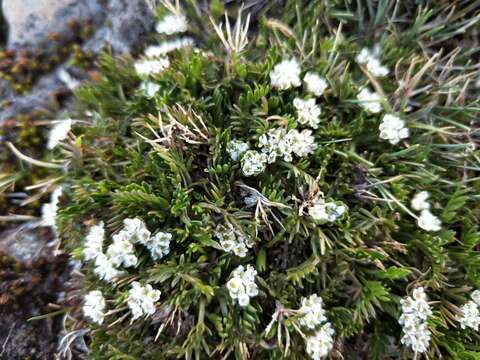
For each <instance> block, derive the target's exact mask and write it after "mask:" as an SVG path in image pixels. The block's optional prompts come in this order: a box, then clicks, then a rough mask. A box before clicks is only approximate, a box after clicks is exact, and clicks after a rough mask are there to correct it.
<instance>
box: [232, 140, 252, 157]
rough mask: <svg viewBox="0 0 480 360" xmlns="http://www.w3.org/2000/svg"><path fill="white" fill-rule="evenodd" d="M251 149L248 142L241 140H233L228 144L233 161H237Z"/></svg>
mask: <svg viewBox="0 0 480 360" xmlns="http://www.w3.org/2000/svg"><path fill="white" fill-rule="evenodd" d="M248 149H249V146H248V144H247V143H246V142H243V141H239V140H231V141H229V143H228V144H227V152H228V155H230V158H231V159H232V160H233V161H237V160H239V159H240V157H241V156H242V155H243V154H244V153H245V152H246V151H247V150H248Z"/></svg>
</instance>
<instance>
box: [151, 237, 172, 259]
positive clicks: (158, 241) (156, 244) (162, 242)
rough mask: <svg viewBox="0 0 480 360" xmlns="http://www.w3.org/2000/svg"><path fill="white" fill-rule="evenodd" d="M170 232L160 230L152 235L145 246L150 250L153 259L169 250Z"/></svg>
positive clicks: (162, 255)
mask: <svg viewBox="0 0 480 360" xmlns="http://www.w3.org/2000/svg"><path fill="white" fill-rule="evenodd" d="M171 240H172V234H170V233H168V232H163V231H160V232H158V233H156V234H155V235H154V236H152V237H151V238H150V239H149V241H148V242H147V243H146V244H145V246H146V247H147V248H148V249H149V250H150V253H151V255H152V259H153V260H158V259H161V258H163V257H164V256H165V255H168V253H169V252H170V241H171Z"/></svg>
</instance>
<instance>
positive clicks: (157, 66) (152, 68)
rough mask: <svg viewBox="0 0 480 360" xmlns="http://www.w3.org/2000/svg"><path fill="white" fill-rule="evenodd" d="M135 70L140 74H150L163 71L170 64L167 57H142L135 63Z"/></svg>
mask: <svg viewBox="0 0 480 360" xmlns="http://www.w3.org/2000/svg"><path fill="white" fill-rule="evenodd" d="M134 66H135V71H136V72H137V74H138V75H139V76H145V77H147V76H149V75H156V74H160V73H162V72H163V71H164V70H165V69H166V68H168V67H169V66H170V61H169V60H168V59H167V58H155V59H149V58H148V59H147V58H145V59H141V60H138V61H137V62H136V63H135V65H134Z"/></svg>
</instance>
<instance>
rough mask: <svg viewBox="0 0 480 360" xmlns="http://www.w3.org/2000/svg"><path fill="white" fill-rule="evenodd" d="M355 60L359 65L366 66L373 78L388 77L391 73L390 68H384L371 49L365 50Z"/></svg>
mask: <svg viewBox="0 0 480 360" xmlns="http://www.w3.org/2000/svg"><path fill="white" fill-rule="evenodd" d="M355 59H356V61H357V63H359V64H363V65H365V66H366V67H367V70H368V71H369V72H370V73H371V74H372V75H373V76H378V77H381V76H387V75H388V73H389V71H388V68H387V67H386V66H383V65H382V64H381V62H380V59H379V58H378V57H377V56H376V55H375V54H374V53H372V52H371V51H370V50H369V49H366V48H363V49H362V50H361V51H360V53H359V54H358V55H357V57H356V58H355Z"/></svg>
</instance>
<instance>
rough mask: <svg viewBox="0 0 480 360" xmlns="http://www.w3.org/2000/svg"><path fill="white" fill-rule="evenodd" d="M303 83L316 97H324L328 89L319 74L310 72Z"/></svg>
mask: <svg viewBox="0 0 480 360" xmlns="http://www.w3.org/2000/svg"><path fill="white" fill-rule="evenodd" d="M303 82H304V83H305V86H306V88H307V91H308V92H309V93H311V94H313V95H315V96H317V97H318V96H322V95H323V93H324V92H325V90H326V89H327V87H328V84H327V82H326V81H325V79H323V78H321V77H320V76H319V75H318V74H315V73H313V72H308V73H307V74H306V75H305V76H304V77H303Z"/></svg>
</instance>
